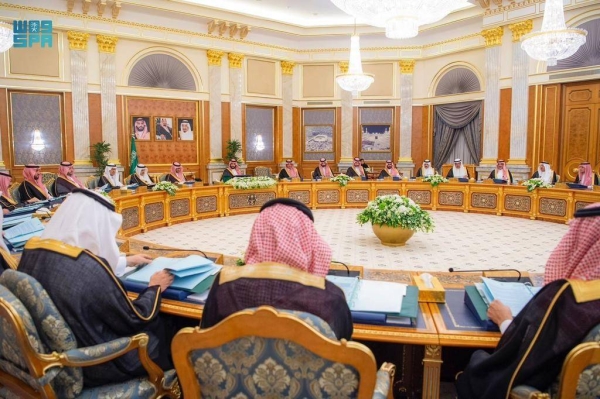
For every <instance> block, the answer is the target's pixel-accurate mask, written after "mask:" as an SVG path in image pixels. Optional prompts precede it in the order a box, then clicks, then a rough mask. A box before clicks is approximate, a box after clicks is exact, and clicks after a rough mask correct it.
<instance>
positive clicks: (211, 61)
mask: <svg viewBox="0 0 600 399" xmlns="http://www.w3.org/2000/svg"><path fill="white" fill-rule="evenodd" d="M206 56H207V57H208V65H215V66H221V57H223V52H222V51H219V50H208V51H207V52H206Z"/></svg>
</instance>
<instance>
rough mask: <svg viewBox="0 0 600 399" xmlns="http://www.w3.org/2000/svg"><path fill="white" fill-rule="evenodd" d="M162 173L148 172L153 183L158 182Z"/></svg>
mask: <svg viewBox="0 0 600 399" xmlns="http://www.w3.org/2000/svg"><path fill="white" fill-rule="evenodd" d="M161 175H162V173H148V176H150V179H151V180H152V182H153V183H158V182H159V181H160V180H159V179H160V176H161Z"/></svg>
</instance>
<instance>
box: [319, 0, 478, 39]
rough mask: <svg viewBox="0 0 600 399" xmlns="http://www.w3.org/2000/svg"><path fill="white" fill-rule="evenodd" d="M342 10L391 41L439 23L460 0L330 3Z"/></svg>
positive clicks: (343, 0) (337, 0) (335, 0)
mask: <svg viewBox="0 0 600 399" xmlns="http://www.w3.org/2000/svg"><path fill="white" fill-rule="evenodd" d="M331 2H332V3H333V4H335V5H336V6H337V7H338V8H339V9H341V10H342V11H344V12H346V13H348V14H350V15H352V16H353V17H355V18H358V19H361V20H363V21H365V22H366V23H368V24H369V25H373V26H378V27H381V28H385V35H386V36H387V37H388V38H390V39H407V38H409V37H415V36H417V34H418V33H419V26H421V25H425V24H431V23H433V22H436V21H439V20H440V19H442V18H444V17H445V16H446V15H448V14H450V12H451V11H453V10H455V9H457V6H460V5H463V4H464V5H466V4H467V3H465V2H464V1H461V0H331Z"/></svg>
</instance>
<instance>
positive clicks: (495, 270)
mask: <svg viewBox="0 0 600 399" xmlns="http://www.w3.org/2000/svg"><path fill="white" fill-rule="evenodd" d="M448 271H449V272H450V273H476V272H477V273H484V272H506V271H509V272H516V273H518V274H519V278H517V281H519V280H521V272H520V271H518V270H517V269H483V270H456V269H455V268H453V267H451V268H449V269H448Z"/></svg>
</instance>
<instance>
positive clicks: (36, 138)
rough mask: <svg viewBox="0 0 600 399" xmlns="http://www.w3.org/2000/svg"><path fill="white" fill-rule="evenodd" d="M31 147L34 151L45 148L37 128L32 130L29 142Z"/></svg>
mask: <svg viewBox="0 0 600 399" xmlns="http://www.w3.org/2000/svg"><path fill="white" fill-rule="evenodd" d="M31 148H32V149H33V150H34V151H42V150H43V149H44V148H46V145H45V144H44V140H42V132H40V131H39V130H38V129H35V130H34V131H33V141H32V142H31Z"/></svg>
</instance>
